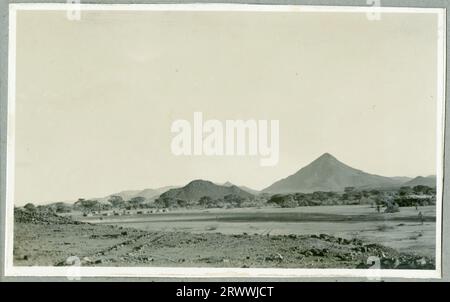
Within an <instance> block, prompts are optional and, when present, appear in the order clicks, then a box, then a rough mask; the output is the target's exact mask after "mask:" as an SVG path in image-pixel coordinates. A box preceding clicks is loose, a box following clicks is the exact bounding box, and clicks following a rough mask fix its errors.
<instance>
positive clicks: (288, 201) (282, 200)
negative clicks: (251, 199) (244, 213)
mask: <svg viewBox="0 0 450 302" xmlns="http://www.w3.org/2000/svg"><path fill="white" fill-rule="evenodd" d="M268 203H274V204H276V205H278V206H280V207H282V208H295V207H296V206H298V204H299V203H298V202H297V201H296V200H295V199H294V196H293V195H291V194H287V195H282V194H276V195H274V196H272V197H271V198H270V199H269V201H268Z"/></svg>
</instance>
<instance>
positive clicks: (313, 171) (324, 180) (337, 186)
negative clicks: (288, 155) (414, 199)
mask: <svg viewBox="0 0 450 302" xmlns="http://www.w3.org/2000/svg"><path fill="white" fill-rule="evenodd" d="M416 180H417V181H416ZM422 181H423V180H422V179H418V178H415V179H413V180H411V179H410V178H407V177H386V176H380V175H375V174H369V173H366V172H364V171H361V170H357V169H354V168H352V167H350V166H348V165H346V164H344V163H342V162H340V161H339V160H337V159H336V158H335V157H334V156H333V155H331V154H329V153H325V154H323V155H322V156H320V157H319V158H317V159H316V160H315V161H313V162H312V163H310V164H309V165H307V166H306V167H304V168H302V169H300V170H299V171H298V172H296V173H295V174H293V175H291V176H289V177H287V178H284V179H281V180H279V181H277V182H275V183H274V184H272V185H271V186H269V187H267V188H265V189H264V190H263V191H262V192H266V193H292V192H303V193H311V192H314V191H343V190H344V188H345V187H355V188H360V189H364V188H367V189H369V188H394V187H399V186H403V185H417V184H421V183H422ZM426 184H427V185H432V186H435V185H436V183H435V180H434V183H433V181H431V180H429V179H426Z"/></svg>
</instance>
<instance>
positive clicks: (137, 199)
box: [130, 196, 145, 206]
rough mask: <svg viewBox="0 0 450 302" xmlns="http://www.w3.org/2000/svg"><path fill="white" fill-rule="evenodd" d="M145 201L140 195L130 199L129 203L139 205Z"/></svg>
mask: <svg viewBox="0 0 450 302" xmlns="http://www.w3.org/2000/svg"><path fill="white" fill-rule="evenodd" d="M144 202H145V198H144V197H142V196H136V197H133V198H131V199H130V203H131V204H132V205H134V206H138V205H141V204H143V203H144Z"/></svg>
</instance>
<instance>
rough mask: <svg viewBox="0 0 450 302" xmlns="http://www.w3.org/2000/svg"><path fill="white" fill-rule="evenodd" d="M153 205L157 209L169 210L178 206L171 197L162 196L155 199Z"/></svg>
mask: <svg viewBox="0 0 450 302" xmlns="http://www.w3.org/2000/svg"><path fill="white" fill-rule="evenodd" d="M155 205H156V206H157V207H159V208H170V207H176V206H178V202H177V200H176V199H175V198H173V197H168V196H164V197H159V198H158V199H156V200H155Z"/></svg>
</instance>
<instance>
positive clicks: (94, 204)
mask: <svg viewBox="0 0 450 302" xmlns="http://www.w3.org/2000/svg"><path fill="white" fill-rule="evenodd" d="M74 206H75V207H77V208H81V210H87V211H97V210H100V208H101V205H100V202H99V201H98V200H90V199H84V198H80V199H78V201H77V202H75V204H74Z"/></svg>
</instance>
